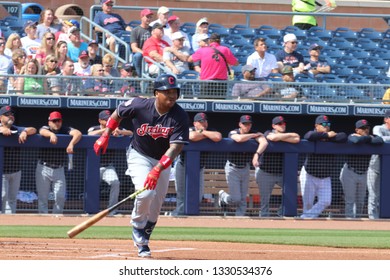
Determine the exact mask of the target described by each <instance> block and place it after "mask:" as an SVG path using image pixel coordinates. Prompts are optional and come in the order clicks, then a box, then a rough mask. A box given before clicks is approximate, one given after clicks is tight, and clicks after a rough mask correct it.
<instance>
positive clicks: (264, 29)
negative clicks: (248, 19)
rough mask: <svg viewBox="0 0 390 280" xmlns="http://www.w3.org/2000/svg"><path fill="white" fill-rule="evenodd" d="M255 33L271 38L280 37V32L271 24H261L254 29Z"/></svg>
mask: <svg viewBox="0 0 390 280" xmlns="http://www.w3.org/2000/svg"><path fill="white" fill-rule="evenodd" d="M255 32H256V35H259V36H267V37H269V38H272V39H279V38H281V37H282V32H281V31H280V30H279V29H276V28H275V27H273V26H271V25H262V26H260V27H259V28H256V29H255Z"/></svg>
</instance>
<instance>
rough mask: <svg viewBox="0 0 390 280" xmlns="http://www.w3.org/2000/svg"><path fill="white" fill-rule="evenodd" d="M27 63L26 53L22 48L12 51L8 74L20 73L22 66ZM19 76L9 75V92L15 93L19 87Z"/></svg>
mask: <svg viewBox="0 0 390 280" xmlns="http://www.w3.org/2000/svg"><path fill="white" fill-rule="evenodd" d="M25 64H26V53H25V51H24V50H22V49H17V50H15V51H14V52H13V53H12V63H11V64H10V65H9V67H8V70H7V74H8V75H14V74H16V75H19V74H20V73H21V71H22V68H23V67H24V65H25ZM17 80H18V78H17V77H12V76H11V77H9V78H8V84H7V93H10V94H14V93H15V89H16V87H17Z"/></svg>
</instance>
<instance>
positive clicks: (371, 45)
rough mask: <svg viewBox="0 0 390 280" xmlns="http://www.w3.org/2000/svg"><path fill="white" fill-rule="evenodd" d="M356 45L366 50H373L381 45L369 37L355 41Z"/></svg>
mask: <svg viewBox="0 0 390 280" xmlns="http://www.w3.org/2000/svg"><path fill="white" fill-rule="evenodd" d="M355 47H358V48H361V49H363V50H366V51H373V50H376V49H377V48H378V47H379V43H376V42H374V41H371V40H370V39H367V38H359V39H358V40H356V42H355Z"/></svg>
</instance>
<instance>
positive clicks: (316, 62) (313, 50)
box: [303, 44, 330, 77]
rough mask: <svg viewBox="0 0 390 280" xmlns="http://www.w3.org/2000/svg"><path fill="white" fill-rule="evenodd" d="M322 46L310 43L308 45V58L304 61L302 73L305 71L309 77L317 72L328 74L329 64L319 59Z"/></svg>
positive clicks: (317, 73)
mask: <svg viewBox="0 0 390 280" xmlns="http://www.w3.org/2000/svg"><path fill="white" fill-rule="evenodd" d="M321 49H322V46H320V45H318V44H312V45H311V46H310V47H309V55H310V58H309V60H308V61H305V63H304V64H305V66H304V68H303V69H304V71H303V73H307V74H308V75H309V76H311V77H315V76H317V75H319V74H329V73H330V66H329V65H328V63H327V62H326V61H325V60H322V59H320V55H321Z"/></svg>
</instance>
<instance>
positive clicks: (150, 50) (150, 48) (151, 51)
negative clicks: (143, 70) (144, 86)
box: [142, 23, 169, 76]
mask: <svg viewBox="0 0 390 280" xmlns="http://www.w3.org/2000/svg"><path fill="white" fill-rule="evenodd" d="M163 36H164V27H163V26H162V25H161V24H159V23H156V24H155V25H153V27H152V36H151V37H149V38H148V39H147V40H146V41H145V43H144V45H143V47H142V51H143V56H144V57H149V58H151V59H153V60H154V61H156V62H158V63H163V62H164V59H163V52H164V48H165V47H169V44H168V43H167V42H165V41H164V40H162V37H163ZM145 61H146V62H147V63H148V67H149V74H150V75H151V76H153V75H157V74H158V72H159V67H158V66H156V65H155V64H153V63H152V62H150V61H148V60H146V59H145Z"/></svg>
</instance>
